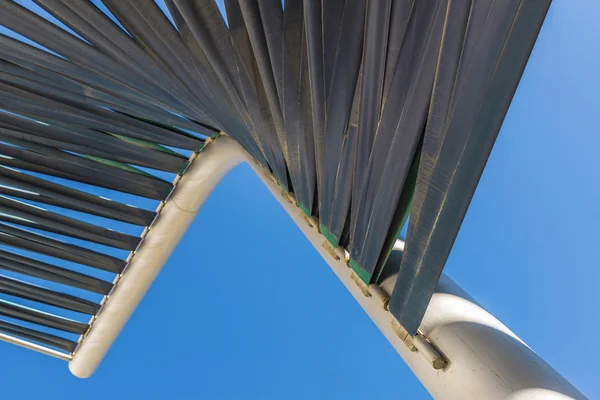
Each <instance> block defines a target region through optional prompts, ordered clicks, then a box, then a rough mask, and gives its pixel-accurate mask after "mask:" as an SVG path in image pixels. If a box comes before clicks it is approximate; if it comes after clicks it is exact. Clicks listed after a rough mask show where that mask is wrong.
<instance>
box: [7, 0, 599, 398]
mask: <svg viewBox="0 0 600 400" xmlns="http://www.w3.org/2000/svg"><path fill="white" fill-rule="evenodd" d="M599 21H600V3H599V2H598V1H597V0H555V1H554V4H553V5H552V7H551V9H550V13H549V15H548V17H547V19H546V23H545V25H544V27H543V29H542V33H541V35H540V38H539V40H538V42H537V44H536V47H535V50H534V53H533V55H532V57H531V59H530V62H529V65H528V67H527V70H526V72H525V75H524V78H523V80H522V81H521V85H520V87H519V90H518V92H517V94H516V96H515V99H514V101H513V103H512V106H511V109H510V111H509V113H508V115H507V117H506V120H505V123H504V126H503V128H502V131H501V133H500V136H499V138H498V141H497V143H496V146H495V148H494V151H493V153H492V155H491V158H490V160H489V163H488V166H487V168H486V170H485V173H484V175H483V177H482V180H481V183H480V186H479V188H478V190H477V192H476V194H475V197H474V199H473V202H472V204H471V208H470V210H469V212H468V214H467V217H466V219H465V222H464V224H463V226H462V230H461V232H460V234H459V237H458V240H457V242H456V245H455V248H454V250H453V252H452V254H451V256H450V259H449V261H448V264H447V268H446V272H447V273H449V275H450V276H451V277H453V278H454V279H455V280H456V281H457V282H458V283H459V284H460V285H462V286H463V287H464V288H465V289H466V290H467V291H468V292H470V293H471V294H472V295H473V296H474V297H475V298H476V299H477V300H479V302H480V303H482V304H483V305H484V306H485V307H486V308H488V309H489V310H490V311H491V312H492V313H493V314H495V315H496V316H497V317H498V318H499V319H500V320H501V321H503V322H504V323H505V324H506V325H507V326H508V327H509V328H511V329H512V330H513V331H514V332H515V333H516V334H517V335H519V336H520V337H521V338H522V339H523V340H524V341H525V342H526V343H528V344H529V345H530V346H531V347H532V348H533V349H534V350H536V351H537V352H538V353H539V354H540V355H541V356H542V357H543V358H544V359H545V360H546V361H547V362H549V363H550V364H551V365H552V366H554V367H555V368H556V369H557V370H558V371H559V372H560V373H562V374H563V375H564V376H565V377H566V378H567V379H569V380H570V381H571V382H572V383H573V384H575V386H577V387H578V388H579V389H580V390H581V391H582V392H583V393H584V394H586V395H587V396H589V397H590V398H600V385H598V378H597V374H598V372H597V368H596V365H595V364H596V360H598V359H600V347H599V346H596V345H594V341H595V338H596V336H597V334H598V331H600V320H599V319H600V318H599V315H600V312H599V311H598V310H600V295H599V294H598V290H597V288H598V282H600V268H599V267H600V256H599V254H600V253H599V252H598V249H599V245H598V243H599V242H600V240H599V239H600V234H599V233H598V232H599V230H598V228H597V225H598V224H599V223H600V211H599V208H598V204H600V187H599V182H600V157H599V149H600V125H599V123H598V118H597V115H598V114H599V112H600V111H599V110H600V100H599V99H600V97H599V96H598V94H599V93H600V78H599V77H598V73H599V71H600V56H599V55H598V51H597V50H598V43H600V23H599ZM0 354H1V355H2V357H1V360H0V376H2V395H3V396H4V397H6V398H20V399H38V398H44V399H65V398H81V399H106V398H107V397H110V398H113V399H138V398H139V399H167V398H168V399H192V398H193V399H196V398H201V399H282V398H286V399H308V398H311V399H345V400H352V399H361V400H364V399H383V398H390V399H391V398H394V399H399V398H402V399H427V398H430V397H429V395H428V394H427V392H426V391H425V389H424V388H423V387H422V386H421V384H420V383H419V382H418V381H417V380H416V378H415V377H414V376H413V375H412V373H411V372H410V371H409V370H408V369H407V368H406V367H405V365H404V363H403V362H402V360H401V359H400V358H399V356H397V355H396V353H395V352H394V350H393V349H392V347H391V346H390V345H389V344H388V343H387V342H386V341H385V339H384V338H383V336H382V335H381V334H380V333H379V331H378V330H377V329H376V328H375V326H374V325H373V324H372V323H371V322H370V320H369V318H368V317H367V316H366V315H365V314H364V313H363V311H362V310H361V309H360V307H359V306H358V305H357V304H355V302H354V300H353V299H352V298H351V296H350V295H349V294H348V293H346V291H345V289H344V288H343V285H342V284H341V283H339V282H338V281H337V279H336V278H335V276H334V274H333V273H332V272H331V271H330V270H329V268H328V267H327V265H326V264H325V263H324V262H323V261H322V260H321V259H320V258H319V256H318V254H317V253H316V251H315V250H314V249H313V248H312V247H311V246H310V244H309V243H308V242H307V241H306V240H305V239H304V237H303V236H302V234H301V233H300V232H299V230H298V229H297V228H296V227H295V226H294V225H293V223H292V222H291V220H290V219H289V218H288V217H287V215H286V214H285V213H284V212H283V210H281V209H280V207H279V205H278V204H277V203H276V201H275V200H274V199H273V198H271V195H270V194H269V193H268V192H267V191H266V189H265V188H264V187H263V186H262V184H261V183H260V182H259V180H258V179H257V178H256V177H255V176H254V175H253V174H252V172H251V171H250V169H249V168H248V167H246V166H242V167H240V168H238V169H236V170H235V171H234V172H233V173H231V174H230V175H229V176H228V177H227V178H226V179H225V180H224V182H223V183H222V184H221V186H219V187H218V189H217V190H216V191H215V193H214V194H213V196H212V197H211V198H210V200H209V201H208V203H207V204H206V206H205V208H204V209H203V211H202V213H201V215H200V216H199V217H198V218H197V220H196V221H195V223H194V224H193V226H192V227H191V229H190V231H189V232H188V234H187V235H186V236H185V238H184V240H183V241H182V243H181V244H180V246H179V247H178V249H177V250H176V252H175V253H174V255H173V256H172V257H171V259H170V261H169V262H168V264H167V266H166V267H165V269H164V270H163V272H162V273H161V275H160V276H159V278H158V280H157V281H156V282H155V284H154V286H153V287H152V289H151V290H150V292H149V293H148V295H147V296H146V298H145V299H144V301H143V302H142V303H141V305H140V307H139V308H138V310H137V312H136V313H135V314H134V316H133V318H132V319H131V320H130V322H129V323H128V325H127V326H126V328H125V330H124V331H123V333H122V334H121V336H120V337H119V339H118V340H117V342H116V343H115V345H114V346H113V348H112V350H111V351H110V353H109V354H108V357H107V358H106V360H105V361H104V363H103V364H102V366H101V367H100V369H99V370H98V372H97V373H96V375H94V376H93V377H92V378H90V379H88V380H79V379H77V378H74V377H72V376H71V375H70V374H69V371H68V369H67V365H66V363H64V362H62V361H58V360H54V359H51V358H48V357H45V356H41V355H39V354H36V353H33V352H30V351H26V350H23V349H19V348H17V347H15V346H12V345H8V344H3V343H0ZM67 391H68V392H69V393H73V396H67V395H66V393H67Z"/></svg>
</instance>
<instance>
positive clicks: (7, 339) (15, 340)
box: [0, 333, 72, 361]
mask: <svg viewBox="0 0 600 400" xmlns="http://www.w3.org/2000/svg"><path fill="white" fill-rule="evenodd" d="M0 340H2V341H3V342H8V343H11V344H15V345H17V346H20V347H24V348H26V349H29V350H33V351H37V352H38V353H42V354H46V355H48V356H52V357H56V358H60V359H61V360H65V361H70V360H71V359H72V356H71V354H67V353H63V352H60V351H57V350H53V349H51V348H48V347H44V346H40V345H39V344H36V343H32V342H28V341H26V340H23V339H19V338H17V337H14V336H10V335H6V334H4V333H0Z"/></svg>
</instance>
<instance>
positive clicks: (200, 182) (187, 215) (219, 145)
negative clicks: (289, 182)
mask: <svg viewBox="0 0 600 400" xmlns="http://www.w3.org/2000/svg"><path fill="white" fill-rule="evenodd" d="M244 160H245V158H244V152H243V151H242V149H241V148H240V146H239V145H238V144H237V143H235V142H234V141H233V140H232V139H230V138H228V137H226V136H221V137H219V138H218V139H216V140H214V141H212V142H211V143H209V144H207V145H206V147H205V148H204V149H203V150H202V152H201V153H200V154H198V156H197V157H196V158H195V159H194V161H193V162H192V163H191V165H190V166H189V168H188V170H187V171H186V173H185V174H184V175H183V176H182V177H181V179H180V180H179V182H178V184H177V186H176V188H175V190H174V191H173V193H172V194H171V196H170V197H169V198H168V199H167V201H166V202H165V204H164V207H163V208H162V209H161V211H160V213H159V215H158V217H157V219H156V221H155V222H154V224H153V225H152V226H151V227H150V229H149V231H148V233H147V234H146V236H145V238H144V241H143V242H142V244H141V245H140V247H139V248H138V250H137V251H136V253H135V255H134V256H133V258H132V259H131V261H130V263H129V265H128V266H127V268H126V270H125V271H124V272H123V274H122V276H121V279H119V281H118V282H117V284H116V285H115V288H114V290H113V291H112V293H110V294H109V296H108V298H107V300H106V302H105V303H104V305H103V307H102V309H101V310H100V313H99V314H98V316H97V317H96V319H95V320H94V321H93V323H92V326H91V328H90V330H89V331H88V334H87V335H86V336H85V337H84V338H83V340H82V341H81V343H80V346H79V348H78V349H77V350H76V351H75V354H74V355H73V358H72V360H71V361H70V362H69V369H70V370H71V372H72V373H73V375H75V376H77V377H79V378H87V377H89V376H91V375H92V374H93V373H94V371H96V368H98V365H99V364H100V362H101V361H102V359H103V358H104V356H105V355H106V353H107V352H108V349H109V348H110V346H111V345H112V344H113V342H114V341H115V339H116V338H117V336H118V335H119V333H120V332H121V330H122V329H123V326H125V324H126V323H127V321H128V320H129V318H130V317H131V314H133V312H134V311H135V309H136V307H137V306H138V304H139V303H140V301H141V300H142V298H143V297H144V295H145V294H146V292H147V291H148V289H149V288H150V285H152V282H153V281H154V279H155V278H156V276H157V275H158V273H159V272H160V270H161V269H162V267H163V266H164V265H165V263H166V262H167V259H168V258H169V256H170V255H171V253H172V252H173V250H175V247H177V244H178V243H179V241H180V240H181V238H182V237H183V235H184V234H185V232H186V231H187V229H188V227H189V226H190V224H191V223H192V221H193V220H194V219H195V218H196V215H197V214H198V212H199V211H200V208H201V207H202V205H203V204H204V202H205V201H206V199H207V198H208V196H209V195H210V194H211V193H212V191H213V190H214V188H215V187H216V186H217V184H218V183H219V182H220V181H221V179H223V177H224V176H225V175H227V173H228V172H229V171H231V170H232V169H233V168H234V167H235V166H237V165H238V164H240V163H241V162H243V161H244Z"/></svg>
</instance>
